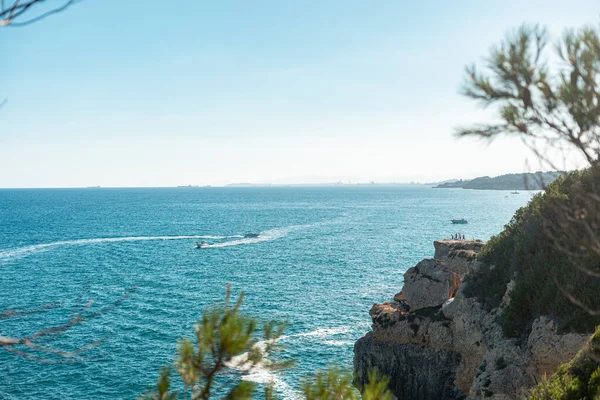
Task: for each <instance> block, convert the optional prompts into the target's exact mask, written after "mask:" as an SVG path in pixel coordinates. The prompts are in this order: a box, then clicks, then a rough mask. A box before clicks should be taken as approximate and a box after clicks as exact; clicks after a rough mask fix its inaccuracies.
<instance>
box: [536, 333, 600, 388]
mask: <svg viewBox="0 0 600 400" xmlns="http://www.w3.org/2000/svg"><path fill="white" fill-rule="evenodd" d="M599 361H600V327H598V329H597V330H596V333H595V334H594V335H593V336H592V339H591V340H590V346H589V348H588V349H585V350H582V351H580V352H579V354H577V356H575V358H574V359H573V360H571V361H570V362H569V363H567V364H563V365H561V366H560V367H559V368H558V371H557V372H556V373H555V374H554V375H552V376H551V377H550V378H549V379H547V380H544V381H542V382H541V383H540V384H539V385H538V386H537V387H536V388H534V389H533V390H532V391H531V395H530V397H529V399H530V400H579V399H600V362H599Z"/></svg>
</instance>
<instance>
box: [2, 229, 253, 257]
mask: <svg viewBox="0 0 600 400" xmlns="http://www.w3.org/2000/svg"><path fill="white" fill-rule="evenodd" d="M239 237H241V236H214V235H185V236H127V237H110V238H90V239H74V240H62V241H58V242H51V243H40V244H34V245H30V246H24V247H16V248H13V249H6V250H0V260H6V259H11V258H20V257H26V256H28V255H30V254H33V253H38V252H40V251H44V250H47V249H50V248H53V247H60V246H81V245H86V244H97V243H114V242H142V241H150V240H183V239H213V240H223V239H230V238H239Z"/></svg>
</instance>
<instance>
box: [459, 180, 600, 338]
mask: <svg viewBox="0 0 600 400" xmlns="http://www.w3.org/2000/svg"><path fill="white" fill-rule="evenodd" d="M598 184H600V180H599V179H598V174H597V173H594V172H593V171H592V170H591V169H587V170H584V171H576V172H572V173H570V174H568V175H566V176H565V177H562V178H559V179H557V180H556V181H554V182H553V183H552V184H551V185H549V186H548V188H547V189H546V190H545V192H544V193H540V194H537V195H535V196H534V197H533V198H532V199H531V201H530V202H529V203H528V204H527V205H526V206H524V207H522V208H520V209H519V210H517V212H516V213H515V215H514V216H513V218H512V220H511V221H510V222H509V223H508V224H507V225H506V226H505V229H504V230H503V231H502V232H501V233H500V234H498V235H496V236H494V237H492V238H491V239H490V241H489V242H488V243H487V244H486V246H485V247H484V248H483V250H482V252H481V253H480V254H479V258H480V260H481V261H483V262H484V263H485V266H484V267H483V268H481V269H480V270H479V272H478V273H477V274H475V275H474V276H471V277H469V278H468V279H467V280H466V287H465V292H464V293H465V295H466V296H467V297H476V298H477V299H478V300H480V301H481V302H482V303H483V304H484V306H485V307H486V308H487V309H492V308H494V307H498V306H499V305H500V303H501V301H502V297H503V296H504V293H505V291H506V285H507V284H508V283H509V282H510V280H511V279H515V287H514V290H513V292H512V293H511V302H510V304H509V305H508V306H507V307H506V309H505V311H504V313H503V315H502V318H501V321H500V322H501V324H502V327H503V330H504V333H505V334H506V335H507V336H509V337H520V336H522V335H525V334H527V332H528V330H529V329H530V328H531V324H532V322H533V320H534V319H535V318H537V317H538V316H540V315H548V316H551V317H554V318H556V319H557V320H558V321H559V327H560V329H562V330H564V331H576V332H584V333H585V332H591V331H593V329H594V327H595V326H596V325H598V324H600V317H598V316H590V314H589V313H588V312H586V310H585V308H582V307H581V306H578V305H576V304H574V303H573V302H572V301H571V300H570V299H569V298H568V296H567V295H568V293H576V295H577V298H578V299H579V300H580V301H581V302H582V303H583V304H584V305H585V306H586V307H587V308H591V309H600V296H599V295H598V282H597V280H595V279H590V277H589V276H588V275H586V274H585V273H584V272H582V271H581V270H580V268H577V266H578V265H579V264H581V265H585V267H586V268H588V269H590V270H593V271H599V272H600V259H599V258H598V256H597V255H595V254H592V253H591V252H589V251H585V250H579V253H580V254H581V256H580V257H578V258H577V259H576V260H574V259H573V257H572V256H570V255H569V254H568V253H567V252H565V251H564V249H561V248H559V246H557V243H577V240H578V238H577V237H568V238H562V237H561V235H562V232H563V231H562V230H561V229H562V228H561V226H559V224H558V223H557V222H556V221H557V220H559V213H561V212H562V210H563V209H564V208H569V207H571V208H572V207H574V203H576V202H577V201H578V198H579V194H580V193H596V190H597V186H598ZM569 235H571V236H573V235H572V232H569ZM563 239H564V240H563ZM575 247H576V246H575Z"/></svg>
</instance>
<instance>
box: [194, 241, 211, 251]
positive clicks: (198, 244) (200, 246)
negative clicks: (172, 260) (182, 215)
mask: <svg viewBox="0 0 600 400" xmlns="http://www.w3.org/2000/svg"><path fill="white" fill-rule="evenodd" d="M208 247H209V245H208V243H206V242H205V241H204V240H202V241H200V242H196V248H197V249H206V248H208Z"/></svg>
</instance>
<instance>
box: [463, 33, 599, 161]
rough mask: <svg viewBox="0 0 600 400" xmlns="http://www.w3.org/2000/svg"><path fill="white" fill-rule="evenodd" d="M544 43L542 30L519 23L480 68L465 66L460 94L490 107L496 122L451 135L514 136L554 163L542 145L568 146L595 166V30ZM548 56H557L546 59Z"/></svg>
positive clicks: (596, 101)
mask: <svg viewBox="0 0 600 400" xmlns="http://www.w3.org/2000/svg"><path fill="white" fill-rule="evenodd" d="M548 42H549V37H548V33H547V31H546V29H544V28H541V27H540V26H538V25H535V26H531V25H523V26H521V27H520V28H519V29H517V30H516V31H514V32H512V33H510V34H509V35H507V37H506V39H505V40H504V41H503V42H502V43H501V44H500V46H497V47H494V48H492V50H491V52H490V55H489V56H488V58H487V60H486V67H487V68H486V72H485V73H482V72H480V70H479V69H478V68H477V67H476V66H470V67H467V70H466V73H467V77H466V80H465V83H464V85H463V90H462V91H463V94H464V95H466V96H467V97H470V98H472V99H475V100H477V101H479V102H481V103H482V104H483V105H484V106H494V107H496V109H497V111H498V116H499V117H500V122H498V123H492V124H481V125H476V126H472V127H464V128H459V129H458V130H457V134H458V135H459V136H477V137H483V138H494V137H496V136H499V135H507V134H508V135H517V136H518V137H520V138H521V139H523V140H524V141H525V142H526V143H527V144H528V145H529V146H530V147H531V148H532V149H533V150H534V151H535V152H536V153H537V154H538V156H539V157H540V159H542V160H543V161H544V162H546V163H548V164H551V165H553V164H554V162H553V161H552V160H551V159H550V158H549V157H548V156H547V155H546V153H545V152H544V149H545V148H543V147H540V146H541V145H542V144H545V145H548V146H551V147H553V148H557V147H558V148H561V149H562V148H565V147H567V148H570V149H574V150H576V151H577V152H578V153H579V154H580V155H582V156H583V157H584V159H585V160H586V161H587V162H588V163H589V164H590V165H595V164H596V162H597V160H598V154H599V151H600V140H599V138H600V127H599V124H598V123H599V121H600V34H599V31H598V29H596V28H594V27H583V28H581V29H580V30H577V31H574V30H568V31H566V32H565V33H564V35H563V37H562V40H560V41H559V42H558V43H557V44H556V46H555V50H556V51H555V52H554V54H550V52H549V50H548ZM552 57H555V58H556V59H557V60H558V61H557V62H554V63H550V61H549V60H550V59H553V58H552ZM554 169H560V168H556V167H554Z"/></svg>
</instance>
